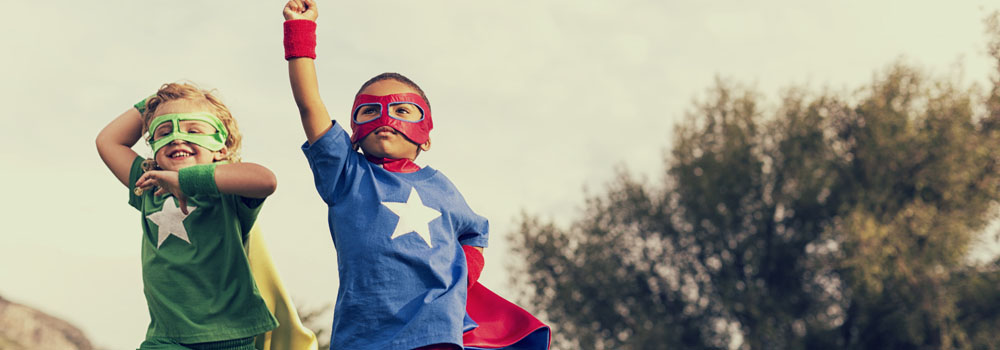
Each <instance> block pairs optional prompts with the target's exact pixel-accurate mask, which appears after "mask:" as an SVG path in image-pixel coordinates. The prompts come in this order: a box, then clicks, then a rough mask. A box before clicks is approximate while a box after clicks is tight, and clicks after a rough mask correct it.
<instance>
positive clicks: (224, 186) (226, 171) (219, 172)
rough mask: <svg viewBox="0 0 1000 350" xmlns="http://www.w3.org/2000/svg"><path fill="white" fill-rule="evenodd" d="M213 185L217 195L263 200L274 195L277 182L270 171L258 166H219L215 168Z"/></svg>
mask: <svg viewBox="0 0 1000 350" xmlns="http://www.w3.org/2000/svg"><path fill="white" fill-rule="evenodd" d="M215 185H216V187H218V189H219V193H226V194H236V195H240V196H243V197H250V198H265V197H267V196H269V195H271V194H272V193H274V190H275V189H276V188H277V187H278V180H277V178H275V177H274V173H273V172H271V170H269V169H267V168H265V167H264V166H261V165H259V164H255V163H233V164H220V165H218V166H216V167H215Z"/></svg>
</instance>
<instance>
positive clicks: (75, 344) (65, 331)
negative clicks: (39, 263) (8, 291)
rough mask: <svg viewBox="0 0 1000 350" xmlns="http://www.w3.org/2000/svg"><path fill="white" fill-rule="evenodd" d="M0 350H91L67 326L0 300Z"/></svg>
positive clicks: (82, 339) (81, 333)
mask: <svg viewBox="0 0 1000 350" xmlns="http://www.w3.org/2000/svg"><path fill="white" fill-rule="evenodd" d="M0 349H3V350H40V349H44V350H93V346H92V345H91V344H90V340H88V339H87V337H86V336H85V335H84V334H83V332H81V331H80V330H79V329H78V328H76V327H74V326H73V325H71V324H69V322H66V321H63V320H61V319H58V318H55V317H52V316H49V315H48V314H46V313H44V312H41V311H38V310H35V309H33V308H30V307H27V306H24V305H21V304H17V303H14V302H11V301H9V300H6V299H4V298H3V297H0Z"/></svg>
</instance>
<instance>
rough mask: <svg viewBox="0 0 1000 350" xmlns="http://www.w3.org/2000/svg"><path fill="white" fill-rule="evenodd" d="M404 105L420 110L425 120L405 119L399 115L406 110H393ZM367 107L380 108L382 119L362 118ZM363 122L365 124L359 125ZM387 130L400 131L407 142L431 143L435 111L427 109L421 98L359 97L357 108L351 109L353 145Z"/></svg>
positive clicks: (407, 95) (402, 95)
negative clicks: (373, 133)
mask: <svg viewBox="0 0 1000 350" xmlns="http://www.w3.org/2000/svg"><path fill="white" fill-rule="evenodd" d="M400 104H408V105H412V106H416V107H417V108H419V109H420V113H421V115H422V117H421V118H420V119H419V120H407V119H404V117H403V116H402V115H400V114H399V113H402V111H404V110H405V108H403V109H400V108H397V109H396V110H394V109H393V107H394V106H396V107H400V106H398V105H400ZM365 106H370V107H375V108H378V109H377V111H378V113H379V115H378V116H377V117H375V118H374V119H370V118H365V117H362V118H359V115H358V112H360V111H361V109H362V108H364V107H365ZM365 110H366V112H367V113H372V112H371V109H370V108H366V109H365ZM359 119H361V120H363V121H361V122H358V120H359ZM383 126H388V127H390V128H393V129H396V131H399V132H400V133H401V134H403V136H406V138H407V139H409V140H410V141H413V143H416V144H418V145H420V144H423V143H425V142H427V140H429V139H430V132H431V129H432V128H434V123H433V122H432V121H431V109H430V107H428V106H427V101H424V99H423V98H422V97H420V95H418V94H414V93H405V94H392V95H385V96H372V95H358V97H356V98H355V99H354V108H351V131H353V134H351V143H355V142H358V141H361V139H364V138H365V136H368V134H370V133H371V132H372V131H375V129H378V128H379V127H383Z"/></svg>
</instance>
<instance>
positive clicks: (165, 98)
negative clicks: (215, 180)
mask: <svg viewBox="0 0 1000 350" xmlns="http://www.w3.org/2000/svg"><path fill="white" fill-rule="evenodd" d="M173 100H190V101H194V102H203V103H205V105H206V106H207V107H208V111H207V112H211V113H212V114H214V115H215V116H216V117H217V118H219V120H221V121H222V124H223V125H225V126H226V130H227V131H228V132H229V137H228V138H226V150H227V153H226V158H225V159H224V160H226V161H228V162H230V163H238V162H240V155H239V151H240V146H241V143H242V141H243V135H242V134H240V129H239V127H238V126H237V125H236V119H235V118H233V114H232V113H230V112H229V108H228V107H226V105H225V104H223V103H222V101H220V100H219V98H217V97H215V95H213V94H212V91H208V90H203V89H201V88H199V87H197V86H195V85H194V84H189V83H167V84H163V86H161V87H160V89H159V90H157V91H156V94H154V95H152V96H150V97H149V98H147V99H146V110H145V111H144V112H143V113H142V132H143V134H146V133H148V132H149V122H151V121H152V120H153V117H154V116H156V108H157V107H159V106H160V105H162V104H163V103H166V102H169V101H173ZM149 141H150V140H149V138H146V143H147V144H149ZM142 167H143V169H144V170H152V169H159V167H158V166H157V165H156V160H155V155H154V159H146V160H145V161H144V162H143V164H142Z"/></svg>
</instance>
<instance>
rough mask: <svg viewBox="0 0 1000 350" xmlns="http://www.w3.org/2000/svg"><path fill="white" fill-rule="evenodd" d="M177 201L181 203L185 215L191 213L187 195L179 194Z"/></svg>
mask: <svg viewBox="0 0 1000 350" xmlns="http://www.w3.org/2000/svg"><path fill="white" fill-rule="evenodd" d="M177 202H179V203H180V205H181V212H182V213H184V215H188V214H190V213H188V201H187V197H185V196H177Z"/></svg>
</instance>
